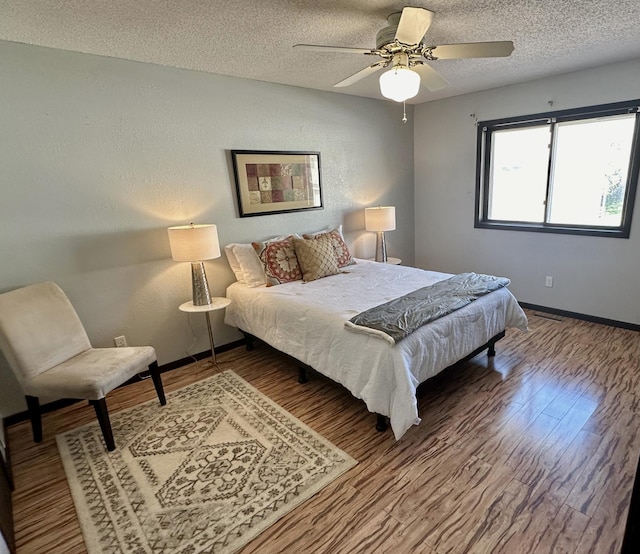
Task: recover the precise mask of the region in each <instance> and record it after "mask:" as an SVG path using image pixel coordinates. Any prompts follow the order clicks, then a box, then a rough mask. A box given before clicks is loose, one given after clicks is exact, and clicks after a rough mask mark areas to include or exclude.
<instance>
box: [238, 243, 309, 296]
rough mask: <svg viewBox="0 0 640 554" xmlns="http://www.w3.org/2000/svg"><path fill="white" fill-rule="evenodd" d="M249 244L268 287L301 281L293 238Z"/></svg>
mask: <svg viewBox="0 0 640 554" xmlns="http://www.w3.org/2000/svg"><path fill="white" fill-rule="evenodd" d="M251 244H252V245H253V248H254V249H255V251H256V254H258V258H260V262H262V266H263V267H264V273H265V275H266V277H267V286H268V287H272V286H274V285H280V284H282V283H288V282H290V281H299V280H300V279H302V272H301V271H300V265H299V264H298V258H296V251H295V249H294V247H293V237H287V238H286V239H282V240H271V241H266V242H252V243H251Z"/></svg>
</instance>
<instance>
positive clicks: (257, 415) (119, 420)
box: [57, 371, 357, 554]
mask: <svg viewBox="0 0 640 554" xmlns="http://www.w3.org/2000/svg"><path fill="white" fill-rule="evenodd" d="M111 423H112V426H113V434H114V438H115V441H116V450H115V451H114V452H107V451H106V449H105V447H104V444H103V439H102V434H101V432H100V428H99V426H98V423H97V422H95V423H92V424H89V425H85V426H83V427H79V428H77V429H74V430H72V431H69V432H67V433H65V434H62V435H58V437H57V441H58V448H59V449H60V454H61V456H62V461H63V464H64V468H65V471H66V474H67V479H68V481H69V486H70V488H71V493H72V495H73V499H74V502H75V506H76V511H77V513H78V519H79V520H80V525H81V527H82V531H83V534H84V538H85V542H86V544H87V549H88V551H89V552H90V553H91V554H93V553H97V552H102V553H106V552H109V553H112V552H140V553H142V552H147V553H154V554H155V553H163V554H169V553H171V554H177V553H184V554H187V553H189V554H195V553H198V552H216V553H218V552H220V553H222V552H224V553H229V552H235V551H236V550H238V549H239V548H241V547H242V546H243V545H245V544H246V543H247V542H249V541H250V540H251V539H253V538H254V537H255V536H257V535H258V534H259V533H260V532H262V531H263V530H264V529H266V528H267V527H268V526H269V525H271V524H273V523H274V522H275V521H276V520H277V519H279V518H280V517H282V516H283V515H284V514H286V513H287V512H289V511H290V510H292V509H293V508H295V507H296V506H297V505H299V504H300V503H302V502H304V501H305V500H307V499H309V498H310V497H311V496H312V495H313V494H315V493H316V492H318V491H319V490H320V489H322V488H323V487H324V486H326V485H327V484H328V483H330V482H331V481H333V480H334V479H336V478H337V477H338V476H339V475H341V474H342V473H344V472H345V471H347V470H348V469H349V468H351V467H353V466H354V465H355V464H356V463H357V462H356V461H355V460H353V459H352V458H351V457H350V456H348V455H347V454H345V453H344V452H342V451H341V450H339V449H338V448H336V447H335V446H333V445H332V444H330V443H329V442H328V441H326V440H325V439H324V438H322V437H321V436H320V435H318V434H317V433H316V432H315V431H313V430H311V429H310V428H309V427H307V426H306V425H304V424H303V423H302V422H301V421H299V420H297V419H296V418H294V417H293V416H292V415H291V414H289V413H287V412H285V411H284V410H283V409H282V408H280V407H279V406H278V405H277V404H275V403H274V402H272V401H271V400H269V399H268V398H267V397H266V396H264V395H263V394H261V393H260V392H259V391H258V390H256V389H255V388H253V387H252V386H251V385H249V384H248V383H247V382H246V381H244V380H243V379H241V378H240V377H238V376H237V375H236V374H235V373H233V372H232V371H225V372H224V373H220V374H217V375H214V376H213V377H210V378H208V379H206V380H204V381H200V382H197V383H194V384H192V385H189V386H187V387H185V388H183V389H181V390H178V391H175V392H173V393H171V394H168V395H167V405H166V406H164V407H160V406H159V405H158V402H157V400H153V401H149V402H147V403H145V404H142V405H140V406H136V407H135V408H131V409H128V410H124V411H121V412H118V413H115V414H112V416H111Z"/></svg>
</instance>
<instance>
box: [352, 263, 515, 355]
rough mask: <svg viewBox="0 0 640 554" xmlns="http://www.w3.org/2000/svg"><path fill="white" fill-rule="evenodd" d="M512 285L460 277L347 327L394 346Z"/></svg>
mask: <svg viewBox="0 0 640 554" xmlns="http://www.w3.org/2000/svg"><path fill="white" fill-rule="evenodd" d="M509 283H510V281H509V279H507V278H506V277H494V276H493V275H483V274H479V273H461V274H459V275H454V276H453V277H450V278H449V279H445V280H444V281H438V282H437V283H434V284H433V285H430V286H428V287H423V288H421V289H418V290H415V291H413V292H410V293H409V294H406V295H405V296H401V297H400V298H396V299H395V300H391V301H389V302H386V303H385V304H381V305H380V306H375V307H374V308H370V309H368V310H366V311H364V312H362V313H359V314H358V315H356V316H354V317H352V318H351V319H350V320H349V321H347V322H345V325H346V326H347V328H349V329H351V330H353V331H361V332H364V333H369V334H375V335H377V336H380V337H381V338H385V339H387V340H388V341H389V342H392V343H394V344H395V343H397V342H398V341H400V340H402V339H403V338H405V337H406V336H407V335H409V334H411V333H413V331H415V330H416V329H418V328H419V327H421V326H422V325H425V324H426V323H429V322H430V321H433V320H435V319H438V318H439V317H442V316H445V315H447V314H450V313H451V312H454V311H455V310H459V309H460V308H463V307H464V306H466V305H468V304H470V303H471V302H473V301H474V300H477V299H478V298H480V297H481V296H484V295H485V294H488V293H490V292H492V291H494V290H497V289H499V288H502V287H506V286H507V285H508V284H509ZM371 330H373V333H372V332H371Z"/></svg>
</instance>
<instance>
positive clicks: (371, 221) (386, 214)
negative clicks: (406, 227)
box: [364, 206, 396, 231]
mask: <svg viewBox="0 0 640 554" xmlns="http://www.w3.org/2000/svg"><path fill="white" fill-rule="evenodd" d="M364 228H365V229H366V230H367V231H393V230H394V229H395V228H396V208H395V206H377V207H375V208H365V210H364Z"/></svg>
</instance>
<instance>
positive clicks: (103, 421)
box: [89, 398, 116, 452]
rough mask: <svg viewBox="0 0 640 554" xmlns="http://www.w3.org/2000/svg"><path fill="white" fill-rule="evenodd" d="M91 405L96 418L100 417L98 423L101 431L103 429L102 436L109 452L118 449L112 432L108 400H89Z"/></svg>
mask: <svg viewBox="0 0 640 554" xmlns="http://www.w3.org/2000/svg"><path fill="white" fill-rule="evenodd" d="M89 404H91V405H92V406H93V408H94V410H95V411H96V416H97V417H98V423H100V429H102V436H103V437H104V442H105V444H106V445H107V450H108V451H109V452H111V451H113V450H115V449H116V444H115V442H114V441H113V432H112V431H111V422H110V421H109V411H108V410H107V400H106V399H105V398H101V399H100V400H89Z"/></svg>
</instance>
